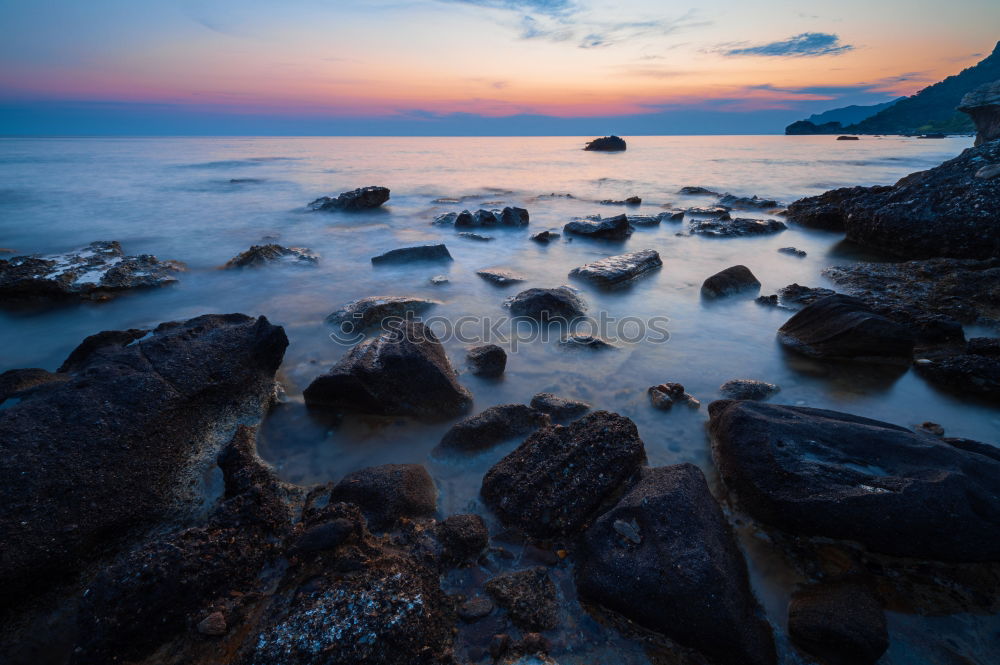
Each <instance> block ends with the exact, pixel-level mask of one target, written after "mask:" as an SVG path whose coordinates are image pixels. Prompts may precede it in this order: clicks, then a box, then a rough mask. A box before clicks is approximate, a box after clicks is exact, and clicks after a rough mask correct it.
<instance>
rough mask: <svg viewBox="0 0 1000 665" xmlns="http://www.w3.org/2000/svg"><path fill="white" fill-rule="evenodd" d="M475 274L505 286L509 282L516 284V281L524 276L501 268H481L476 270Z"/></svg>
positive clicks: (522, 279) (521, 280)
mask: <svg viewBox="0 0 1000 665" xmlns="http://www.w3.org/2000/svg"><path fill="white" fill-rule="evenodd" d="M476 274H477V275H479V276H480V277H482V278H483V279H485V280H486V281H487V282H490V283H491V284H496V285H498V286H507V285H509V284H517V283H518V282H523V281H524V277H522V276H521V275H519V274H517V273H515V272H513V271H511V270H505V269H503V268H483V269H482V270H477V271H476Z"/></svg>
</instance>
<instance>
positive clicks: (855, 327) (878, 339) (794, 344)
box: [778, 294, 914, 364]
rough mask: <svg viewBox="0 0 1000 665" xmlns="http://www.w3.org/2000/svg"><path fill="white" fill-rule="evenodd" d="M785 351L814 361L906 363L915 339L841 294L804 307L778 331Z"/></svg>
mask: <svg viewBox="0 0 1000 665" xmlns="http://www.w3.org/2000/svg"><path fill="white" fill-rule="evenodd" d="M778 340H779V341H780V342H781V343H782V344H783V345H784V346H786V347H787V348H789V349H792V350H794V351H797V352H799V353H802V354H804V355H807V356H813V357H816V358H829V359H839V360H859V361H865V362H876V363H890V364H909V362H910V360H911V359H912V357H913V346H914V337H913V334H912V333H911V332H910V330H909V329H907V328H905V327H904V326H901V325H900V324H898V323H896V322H895V321H891V320H889V319H887V318H885V317H884V316H880V315H878V314H876V313H874V312H873V311H871V309H869V308H868V307H867V306H866V305H865V304H864V303H863V302H861V301H860V300H858V299H856V298H852V297H850V296H844V295H840V294H836V295H832V296H826V297H825V298H820V299H819V300H817V301H815V302H813V303H812V304H810V305H807V306H806V307H805V308H803V309H802V310H801V311H799V312H798V313H797V314H795V316H793V317H792V318H790V319H788V321H786V322H785V324H784V325H783V326H781V328H780V329H779V330H778Z"/></svg>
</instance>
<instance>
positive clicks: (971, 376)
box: [914, 353, 1000, 403]
mask: <svg viewBox="0 0 1000 665" xmlns="http://www.w3.org/2000/svg"><path fill="white" fill-rule="evenodd" d="M914 368H915V369H916V371H917V373H918V374H920V376H922V377H924V379H926V380H927V381H928V382H930V383H932V384H934V385H935V386H938V387H939V388H941V389H943V390H947V391H949V392H952V393H956V394H958V395H966V396H976V397H981V398H984V399H987V400H990V401H993V402H997V403H1000V357H996V356H988V355H980V354H974V353H962V354H957V355H951V356H942V357H935V358H932V359H930V360H929V362H919V363H917V364H916V365H914Z"/></svg>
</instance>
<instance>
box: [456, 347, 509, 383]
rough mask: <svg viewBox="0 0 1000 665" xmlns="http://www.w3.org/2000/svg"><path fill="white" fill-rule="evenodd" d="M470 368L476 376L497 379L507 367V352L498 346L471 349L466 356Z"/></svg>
mask: <svg viewBox="0 0 1000 665" xmlns="http://www.w3.org/2000/svg"><path fill="white" fill-rule="evenodd" d="M465 359H466V362H468V363H469V368H470V369H471V371H472V373H473V374H475V375H476V376H484V377H488V378H496V377H498V376H500V375H501V374H503V371H504V369H506V367H507V352H506V351H504V350H503V349H502V348H500V347H499V346H497V345H496V344H481V345H479V346H475V347H473V348H471V349H469V353H468V354H466V356H465Z"/></svg>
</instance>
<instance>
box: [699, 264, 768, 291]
mask: <svg viewBox="0 0 1000 665" xmlns="http://www.w3.org/2000/svg"><path fill="white" fill-rule="evenodd" d="M759 290H760V282H759V281H758V280H757V278H756V277H755V276H754V274H753V273H752V272H750V269H749V268H747V267H746V266H743V265H739V266H730V267H729V268H726V269H725V270H720V271H719V272H717V273H715V274H714V275H712V276H711V277H709V278H708V279H706V280H705V281H704V282H703V283H702V285H701V293H702V295H704V296H707V297H709V298H721V297H723V296H731V295H735V294H737V293H744V292H748V291H754V292H757V291H759Z"/></svg>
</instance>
